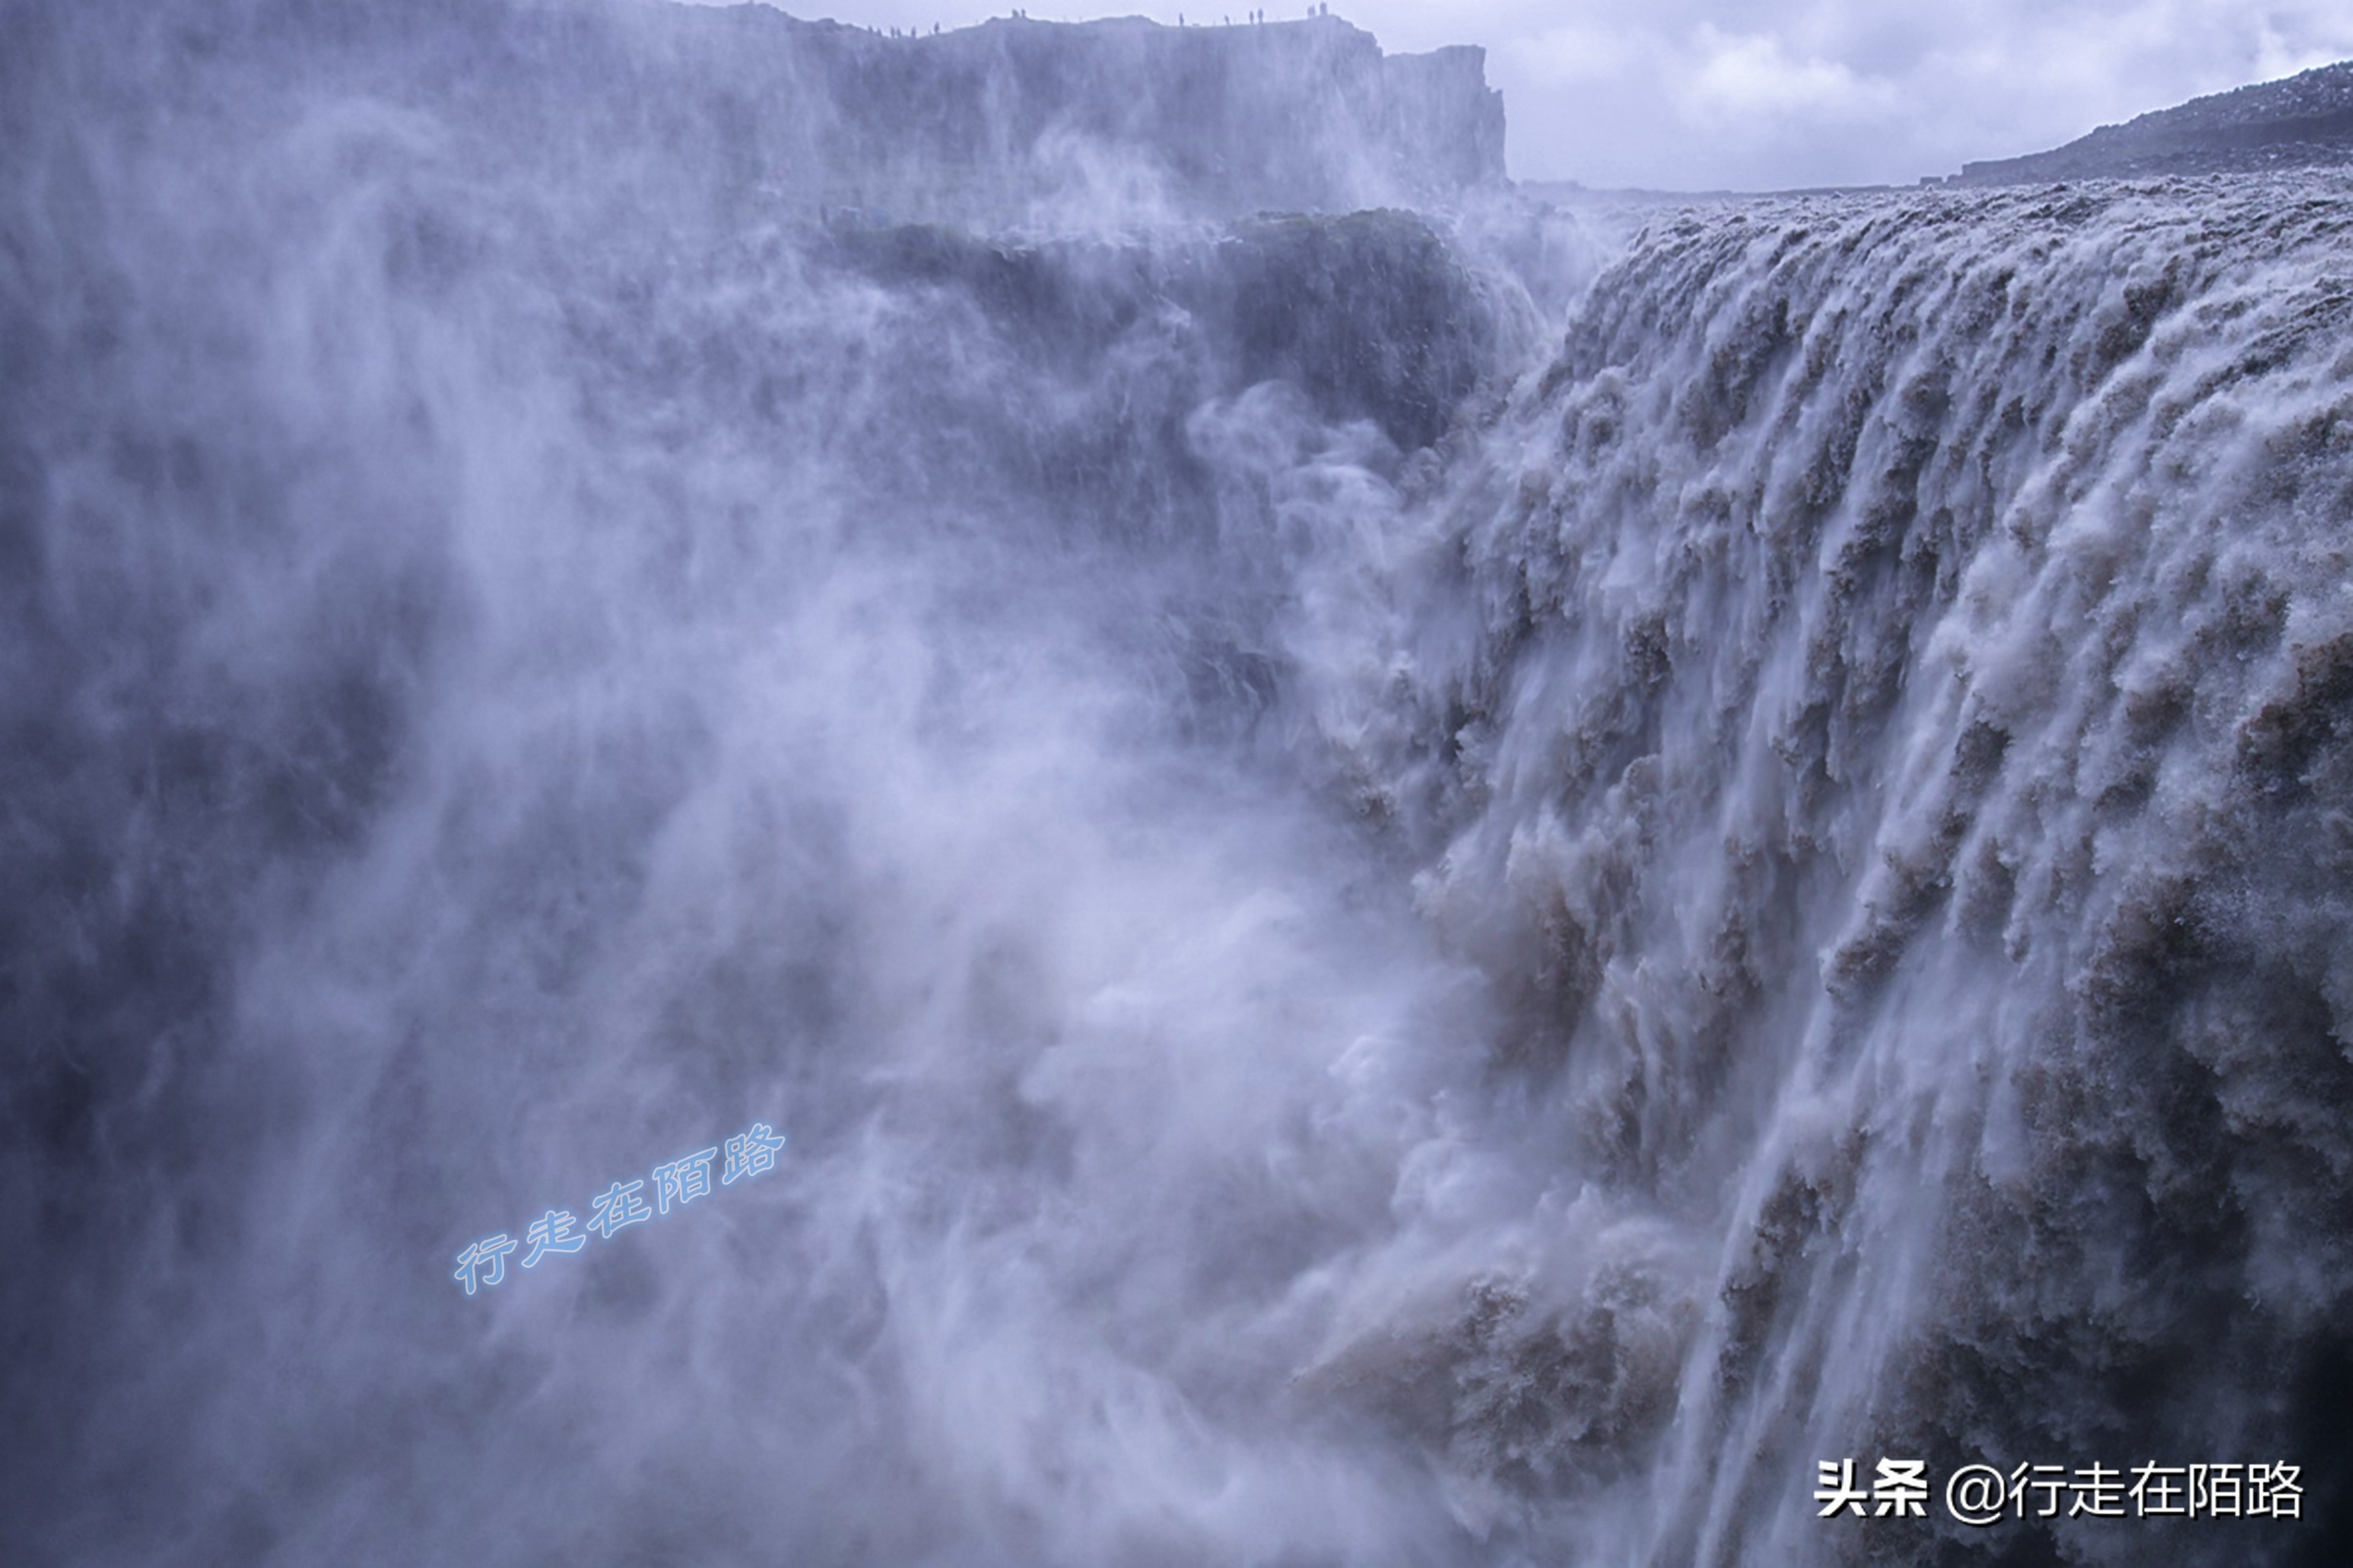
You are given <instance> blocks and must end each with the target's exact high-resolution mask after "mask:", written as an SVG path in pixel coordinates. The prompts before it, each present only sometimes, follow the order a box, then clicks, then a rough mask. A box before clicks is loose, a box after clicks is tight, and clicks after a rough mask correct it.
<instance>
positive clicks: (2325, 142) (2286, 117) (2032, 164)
mask: <svg viewBox="0 0 2353 1568" xmlns="http://www.w3.org/2000/svg"><path fill="white" fill-rule="evenodd" d="M2345 163H2353V61H2340V62H2339V63H2337V64H2336V65H2330V66H2322V67H2320V68H2318V69H2316V70H2308V71H2306V72H2305V73H2304V74H2303V75H2301V76H2294V77H2290V78H2288V79H2285V80H2284V81H2270V82H2263V83H2259V84H2257V85H2256V86H2253V87H2242V88H2240V89H2236V90H2235V91H2232V92H2223V93H2216V94H2214V95H2213V96H2211V97H2209V98H2197V99H2192V100H2189V102H2188V103H2184V104H2179V105H2177V106H2176V107H2174V108H2172V109H2160V110H2156V111H2155V112H2153V113H2149V114H2144V115H2141V116H2140V117H2139V118H2137V119H2136V120H2131V121H2126V123H2124V124H2122V125H2103V126H2101V127H2100V128H2099V129H2098V130H2097V131H2094V132H2092V133H2091V134H2090V135H2088V136H2084V137H2079V138H2078V139H2076V140H2075V141H2073V142H2068V143H2067V144H2066V145H2065V146H2063V147H2057V148H2053V149H2052V151H2050V152H2048V153H2029V154H2027V155H2026V156H2024V157H2021V158H1993V159H1987V160H1985V161H1983V162H1980V163H1964V164H1963V165H1962V166H1961V172H1960V174H1958V175H1957V176H1956V180H1955V183H1957V184H2021V183H2024V182H2031V181H2040V180H2086V179H2127V178H2142V177H2146V176H2149V175H2158V174H2252V173H2259V172H2262V171H2264V170H2274V169H2293V168H2302V167H2313V166H2334V165H2339V164H2345Z"/></svg>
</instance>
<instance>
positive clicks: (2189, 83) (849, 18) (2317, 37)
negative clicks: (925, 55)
mask: <svg viewBox="0 0 2353 1568" xmlns="http://www.w3.org/2000/svg"><path fill="white" fill-rule="evenodd" d="M782 8H783V9H785V10H787V11H790V12H791V13H792V14H793V15H795V16H832V17H834V18H835V19H837V20H839V21H843V22H860V23H865V24H868V25H870V26H881V27H888V26H913V27H920V28H922V29H923V30H924V31H926V32H928V31H930V29H931V27H932V25H933V24H934V23H939V24H941V25H943V26H950V27H955V26H969V25H971V24H973V23H976V22H979V21H982V20H984V19H986V18H987V17H988V16H1004V15H1006V14H1007V13H1008V7H1007V6H1004V5H995V6H989V5H977V4H973V3H972V0H822V3H811V0H788V3H787V4H786V5H784V6H783V7H782ZM1023 8H1024V9H1025V10H1027V11H1028V12H1029V15H1030V16H1032V17H1033V18H1035V19H1037V20H1039V21H1077V20H1082V19H1086V18H1091V17H1096V16H1150V17H1153V18H1155V20H1158V21H1163V22H1168V23H1174V22H1175V21H1176V17H1177V14H1178V13H1179V12H1180V11H1181V12H1183V13H1184V14H1185V18H1186V20H1187V21H1188V22H1191V23H1194V24H1196V25H1198V24H1200V23H1202V22H1204V21H1207V22H1209V23H1212V24H1214V23H1216V22H1217V21H1218V19H1219V17H1220V16H1233V17H1237V18H1239V17H1240V16H1242V15H1243V14H1244V12H1245V11H1246V10H1247V9H1248V7H1246V6H1240V7H1227V6H1226V4H1225V0H1212V5H1210V6H1209V7H1208V8H1204V7H1203V6H1201V5H1199V4H1198V0H1178V3H1170V4H1158V3H1142V4H1119V3H1117V0H1114V3H1113V4H1110V5H1098V6H1087V5H1055V4H1052V3H1051V0H1037V3H1033V4H1026V5H1024V7H1023ZM1306 9H1307V5H1306V0H1292V3H1289V4H1278V5H1270V6H1269V7H1268V15H1269V16H1270V17H1271V18H1275V19H1283V18H1289V17H1293V16H1304V15H1305V14H1306ZM1332 9H1333V12H1334V14H1335V15H1336V16H1344V17H1345V18H1346V19H1347V20H1349V21H1351V22H1354V23H1356V25H1357V26H1361V27H1364V28H1366V29H1367V30H1369V31H1370V32H1372V33H1373V34H1375V35H1376V36H1377V37H1379V39H1380V41H1381V44H1382V46H1383V47H1385V48H1387V49H1388V50H1389V51H1391V52H1392V53H1399V52H1408V51H1418V50H1421V49H1428V48H1434V47H1437V46H1439V45H1440V44H1482V45H1484V46H1485V47H1486V50H1487V80H1488V82H1489V83H1490V84H1491V85H1493V86H1495V87H1498V88H1501V89H1503V91H1504V107H1505V110H1506V112H1507V113H1508V115H1509V116H1510V121H1511V141H1510V159H1511V172H1512V174H1513V176H1514V178H1517V179H1523V180H1577V181H1581V182H1583V183H1584V184H1588V185H1595V186H1619V185H1648V186H1655V187H1661V188H1667V189H1680V190H1692V189H1705V188H1712V187H1726V188H1734V189H1772V188H1778V187H1786V186H1792V185H1814V184H1877V183H1893V184H1910V183H1912V182H1913V181H1914V180H1915V179H1917V178H1918V177H1919V176H1920V175H1922V174H1949V173H1951V172H1953V171H1954V170H1957V169H1958V168H1959V167H1960V165H1961V163H1963V162H1964V161H1965V160H1968V159H1971V158H1998V157H2006V156H2009V155H2010V154H2012V153H2031V152H2037V151H2040V150H2041V149H2042V148H2045V147H2051V146H2055V145H2057V144H2058V143H2059V142H2066V141H2070V140H2072V139H2073V138H2074V137H2076V136H2080V135H2082V134H2083V133H2084V132H2086V131H2089V130H2091V129H2092V128H2093V127H2094V126H2095V125H2100V124H2103V123H2106V122H2110V121H2120V120H2129V119H2130V118H2132V116H2134V115H2136V114H2138V113H2140V112H2141V111H2142V110H2149V109H2162V108H2164V107H2166V106H2167V105H2168V104H2172V103H2178V102H2179V101H2180V100H2183V99H2186V98H2194V97H2196V96H2198V95H2199V94H2200V93H2207V92H2219V91H2221V90H2222V89H2226V88H2232V87H2239V86H2242V85H2244V84H2245V83H2248V82H2252V81H2264V80H2268V79H2272V78H2274V77H2281V76H2288V75H2292V74H2294V73H2295V72H2296V71H2299V70H2304V69H2306V68H2309V67H2312V66H2316V65H2321V64H2325V63H2327V61H2330V60H2335V59H2343V58H2353V0H2278V3H2275V4H2267V3H2265V0H1945V3H1936V0H1755V3H1753V4H1748V5H1727V4H1723V3H1722V0H1449V3H1447V4H1443V5H1439V4H1430V3H1427V0H1335V3H1334V5H1333V7H1332Z"/></svg>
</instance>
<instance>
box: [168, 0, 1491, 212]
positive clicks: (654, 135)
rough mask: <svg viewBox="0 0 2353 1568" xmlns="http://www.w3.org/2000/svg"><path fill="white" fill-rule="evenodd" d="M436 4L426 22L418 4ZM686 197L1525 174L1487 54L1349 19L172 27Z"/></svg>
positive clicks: (572, 14) (471, 7)
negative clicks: (1396, 35) (899, 31)
mask: <svg viewBox="0 0 2353 1568" xmlns="http://www.w3.org/2000/svg"><path fill="white" fill-rule="evenodd" d="M420 24H421V25H420ZM170 31H171V32H172V35H173V37H175V38H178V39H180V40H181V41H186V40H187V39H189V38H190V37H193V38H194V39H195V40H196V41H197V42H198V43H199V44H200V45H201V47H206V48H207V49H208V50H211V51H214V52H227V53H233V54H236V55H238V56H241V57H246V58H250V59H252V60H254V61H256V62H257V63H258V64H259V66H260V67H261V68H265V69H266V68H270V66H271V65H273V64H274V65H284V64H286V63H288V62H290V61H293V60H298V59H299V60H300V61H301V62H302V63H301V69H302V72H303V74H304V76H305V77H306V79H309V80H310V81H311V82H312V83H313V84H314V85H315V86H316V87H318V88H319V89H322V91H324V90H340V91H344V92H357V93H365V94H369V95H372V96H374V97H375V98H377V99H378V100H382V101H385V102H388V103H390V104H393V105H396V106H405V107H406V108H407V109H410V110H417V111H422V112H425V113H429V114H431V115H433V116H435V117H436V118H437V120H438V121H440V122H441V124H442V126H443V128H444V129H445V130H448V131H454V132H457V133H459V134H460V135H466V136H470V137H477V138H480V139H481V140H482V141H484V142H486V143H489V144H491V145H493V146H495V147H497V148H498V149H499V155H500V156H501V157H502V158H504V159H507V160H511V161H512V160H518V159H520V160H534V161H539V162H541V163H544V164H545V165H546V166H547V168H548V169H549V171H550V173H551V175H552V176H553V177H559V178H566V179H570V178H575V177H579V176H580V175H582V174H593V176H594V177H595V178H596V179H599V180H602V181H610V180H611V179H613V178H614V177H615V176H616V175H617V174H628V173H630V172H632V171H634V172H635V173H636V174H638V178H639V180H640V182H641V183H642V184H644V185H645V186H646V187H648V189H649V193H650V195H649V199H654V200H658V201H661V202H664V203H665V204H666V203H667V202H670V201H674V200H676V199H677V198H678V197H679V196H680V195H694V196H696V197H699V198H701V199H702V200H705V201H717V202H720V203H722V204H723V205H727V206H729V207H731V208H735V209H740V208H742V207H744V206H745V205H756V206H759V207H762V208H765V209H768V210H785V211H797V212H806V211H811V210H817V209H850V211H851V213H852V215H853V216H854V217H855V219H856V220H857V221H876V220H877V219H879V220H880V221H885V222H893V221H907V220H910V219H914V220H926V221H928V220H947V221H954V222H957V223H961V224H966V225H989V224H995V223H999V222H1004V221H1019V220H1023V219H1027V218H1036V217H1040V216H1045V217H1051V216H1053V215H1056V214H1060V215H1062V216H1071V215H1072V214H1077V215H1082V216H1113V217H1114V218H1117V217H1129V216H1134V217H1139V218H1144V219H1158V218H1166V217H1169V216H1192V217H1218V216H1234V215H1239V214H1247V213H1250V212H1255V211H1259V210H1279V211H1320V210H1340V211H1349V210H1355V209H1357V208H1362V207H1368V206H1377V205H1387V204H1393V203H1397V202H1401V201H1409V200H1410V201H1428V200H1430V199H1433V198H1440V197H1444V196H1448V195H1453V194H1457V193H1460V192H1461V191H1464V190H1466V189H1469V188H1472V187H1475V186H1480V185H1493V184H1500V183H1501V182H1502V180H1503V178H1504V106H1503V97H1502V95H1501V94H1500V93H1497V92H1495V91H1493V90H1492V89H1489V88H1488V87H1487V86H1486V83H1485V79H1484V58H1485V56H1484V51H1483V50H1482V49H1479V48H1476V47H1451V48H1443V49H1440V50H1437V51H1435V52H1434V53H1431V54H1428V55H1420V56H1394V57H1392V56H1387V55H1384V54H1383V53H1382V51H1381V48H1380V46H1379V44H1378V43H1377V41H1376V40H1375V39H1374V37H1372V35H1371V34H1369V33H1366V32H1363V31H1361V30H1359V29H1357V28H1356V27H1353V26H1348V25H1347V24H1346V23H1345V22H1342V21H1339V20H1337V19H1335V18H1332V17H1316V18H1312V19H1303V20H1296V21H1287V22H1273V23H1267V24H1264V25H1258V26H1187V27H1166V26H1159V25H1157V24H1155V23H1153V22H1150V21H1147V20H1145V19H1143V18H1141V17H1127V18H1121V19H1115V20H1108V21H1100V22H1090V23H1084V24H1077V25H1062V24H1055V23H1046V22H1036V21H1030V20H1028V19H1025V18H1014V19H1008V18H1002V17H999V18H995V19H992V20H990V21H988V22H986V23H983V24H981V25H980V26H973V27H965V28H959V29H956V30H955V31H952V32H943V33H936V34H923V35H915V34H907V35H903V36H892V35H890V34H888V33H881V32H876V31H873V30H871V29H868V28H864V27H854V26H844V25H842V24H840V23H837V22H831V21H804V20H801V19H798V18H796V17H794V16H788V15H786V13H785V12H783V11H780V10H776V9H774V8H772V7H770V6H767V5H737V6H733V7H729V8H720V7H710V6H701V5H668V4H661V3H659V0H576V3H567V4H554V3H550V0H486V3H484V4H479V5H476V4H466V5H451V4H446V3H445V0H424V3H423V4H420V5H417V6H415V7H407V8H400V9H397V10H394V9H389V8H384V9H369V8H360V9H354V8H349V7H337V6H329V5H315V4H312V3H311V0H262V3H260V4H253V3H251V0H248V4H245V5H231V6H228V7H225V8H224V10H223V12H222V13H221V14H219V15H215V16H207V17H206V19H205V20H203V21H201V22H196V23H191V24H187V25H185V26H176V27H174V28H173V29H170Z"/></svg>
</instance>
